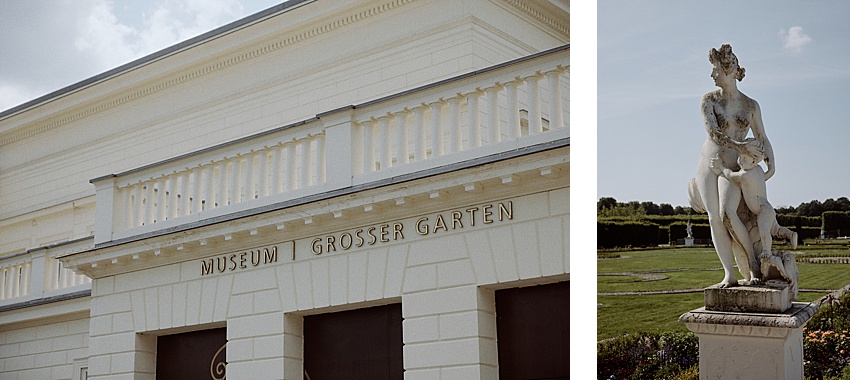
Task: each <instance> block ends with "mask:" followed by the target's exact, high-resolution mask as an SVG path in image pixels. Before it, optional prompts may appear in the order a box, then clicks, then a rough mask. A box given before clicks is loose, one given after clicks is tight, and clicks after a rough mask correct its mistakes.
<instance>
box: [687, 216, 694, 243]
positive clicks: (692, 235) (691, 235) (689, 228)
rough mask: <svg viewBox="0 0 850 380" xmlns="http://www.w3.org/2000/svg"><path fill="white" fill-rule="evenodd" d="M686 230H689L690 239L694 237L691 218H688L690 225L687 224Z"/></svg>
mask: <svg viewBox="0 0 850 380" xmlns="http://www.w3.org/2000/svg"><path fill="white" fill-rule="evenodd" d="M685 232H687V233H688V239H693V238H694V234H693V232H692V231H691V221H690V220H688V225H687V226H685Z"/></svg>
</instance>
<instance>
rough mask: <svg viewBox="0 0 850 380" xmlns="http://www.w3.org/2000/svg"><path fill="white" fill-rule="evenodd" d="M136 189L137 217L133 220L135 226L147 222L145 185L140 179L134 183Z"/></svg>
mask: <svg viewBox="0 0 850 380" xmlns="http://www.w3.org/2000/svg"><path fill="white" fill-rule="evenodd" d="M133 188H134V189H135V191H136V201H135V204H136V206H135V207H134V208H135V210H136V218H135V220H134V221H133V227H138V226H141V225H143V224H145V185H144V184H143V183H142V182H141V181H140V182H139V183H137V184H135V185H133Z"/></svg>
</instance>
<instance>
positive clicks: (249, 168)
mask: <svg viewBox="0 0 850 380" xmlns="http://www.w3.org/2000/svg"><path fill="white" fill-rule="evenodd" d="M256 158H257V152H255V151H254V150H253V149H251V152H249V153H248V154H246V155H245V201H249V200H251V199H254V195H255V194H256V192H257V182H256V179H257V178H256V175H257V174H256V171H255V170H254V160H255V159H256Z"/></svg>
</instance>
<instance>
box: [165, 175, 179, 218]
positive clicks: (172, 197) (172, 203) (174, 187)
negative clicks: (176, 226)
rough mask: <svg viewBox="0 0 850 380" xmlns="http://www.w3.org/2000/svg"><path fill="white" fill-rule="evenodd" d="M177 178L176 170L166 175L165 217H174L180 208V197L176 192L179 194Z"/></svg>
mask: <svg viewBox="0 0 850 380" xmlns="http://www.w3.org/2000/svg"><path fill="white" fill-rule="evenodd" d="M179 180H180V174H178V173H177V172H176V171H174V172H172V173H171V174H169V175H168V206H167V207H168V216H167V217H166V219H174V218H176V217H177V216H178V215H179V214H178V213H177V212H178V210H179V209H180V197H178V194H180V184H179V183H178V181H179Z"/></svg>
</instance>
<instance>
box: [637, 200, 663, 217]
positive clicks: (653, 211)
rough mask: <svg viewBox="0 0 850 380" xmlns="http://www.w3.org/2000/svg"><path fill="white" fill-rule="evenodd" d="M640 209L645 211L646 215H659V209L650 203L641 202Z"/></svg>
mask: <svg viewBox="0 0 850 380" xmlns="http://www.w3.org/2000/svg"><path fill="white" fill-rule="evenodd" d="M640 207H643V209H644V211H646V215H661V208H660V207H658V205H657V204H655V203H652V202H641V203H640Z"/></svg>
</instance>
